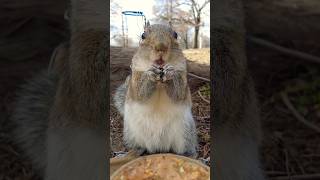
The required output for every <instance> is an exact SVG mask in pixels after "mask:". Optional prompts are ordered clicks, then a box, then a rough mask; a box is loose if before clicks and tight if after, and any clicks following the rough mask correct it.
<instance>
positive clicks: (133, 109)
mask: <svg viewBox="0 0 320 180" xmlns="http://www.w3.org/2000/svg"><path fill="white" fill-rule="evenodd" d="M144 35H145V39H144V40H143V41H142V42H141V44H140V47H139V49H138V51H137V52H136V54H135V55H134V57H133V59H132V66H131V67H132V74H131V75H130V76H129V77H128V78H127V80H126V83H124V84H123V85H121V86H120V87H119V88H118V89H117V91H116V94H115V97H114V101H115V105H116V107H117V108H118V110H119V112H120V113H122V114H123V115H124V131H123V132H124V141H125V143H126V145H127V146H128V147H129V148H133V149H136V150H139V151H141V149H143V150H146V151H147V152H148V153H159V152H162V153H163V152H174V153H177V154H185V155H189V156H196V154H197V153H196V147H197V137H196V128H195V122H194V120H193V117H192V113H191V106H192V103H191V95H190V90H189V86H188V84H187V77H186V76H187V73H186V60H185V58H184V56H183V54H182V51H181V50H180V49H178V44H177V42H176V39H175V38H174V36H173V30H172V29H170V28H169V27H167V26H164V25H152V26H150V27H147V28H146V30H145V34H144ZM159 49H160V50H159ZM158 59H161V60H163V61H164V64H166V65H165V66H164V67H163V68H164V70H163V71H164V75H163V78H162V79H160V78H159V77H160V75H159V69H158V68H155V67H154V64H155V62H156V60H158Z"/></svg>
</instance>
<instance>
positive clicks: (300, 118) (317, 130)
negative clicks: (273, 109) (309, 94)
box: [280, 92, 320, 133]
mask: <svg viewBox="0 0 320 180" xmlns="http://www.w3.org/2000/svg"><path fill="white" fill-rule="evenodd" d="M280 95H281V98H282V101H283V102H284V104H285V105H286V106H287V107H288V109H289V110H290V111H291V112H292V114H293V115H294V117H296V119H297V120H299V121H300V122H302V123H303V124H304V125H306V126H307V127H309V128H310V129H313V130H315V131H316V132H318V133H320V128H319V127H317V126H316V125H314V124H313V123H311V122H309V121H307V120H306V119H305V118H304V117H303V116H302V115H301V114H300V113H299V112H298V111H297V110H296V108H295V107H294V106H293V105H292V103H291V102H290V100H289V98H288V96H287V94H286V93H284V92H282V93H281V94H280Z"/></svg>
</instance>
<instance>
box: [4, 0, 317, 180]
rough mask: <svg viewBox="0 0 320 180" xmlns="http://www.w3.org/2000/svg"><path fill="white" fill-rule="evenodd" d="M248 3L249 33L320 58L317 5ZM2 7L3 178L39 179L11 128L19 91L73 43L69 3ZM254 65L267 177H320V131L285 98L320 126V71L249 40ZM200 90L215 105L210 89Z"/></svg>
mask: <svg viewBox="0 0 320 180" xmlns="http://www.w3.org/2000/svg"><path fill="white" fill-rule="evenodd" d="M245 1H246V2H247V3H246V13H247V21H246V24H247V29H248V35H254V36H258V37H261V38H265V39H267V40H270V41H272V42H275V43H277V44H280V45H282V46H285V47H288V48H291V49H295V50H300V51H304V52H307V53H310V54H314V55H317V56H320V45H319V43H318V42H319V41H320V36H319V32H320V23H319V19H320V12H319V9H320V8H319V7H320V2H319V1H318V0H309V1H304V0H261V1H254V0H245ZM1 2H2V5H1V6H0V27H2V28H1V29H0V31H1V33H0V179H1V180H2V179H4V180H13V179H16V180H20V179H21V180H22V179H23V180H28V179H37V176H36V175H35V173H34V172H33V170H32V166H31V164H30V161H29V160H27V159H25V158H24V157H23V154H22V152H21V150H19V149H18V148H17V147H16V146H15V145H14V144H13V143H12V142H10V141H9V139H10V137H9V135H8V129H7V128H6V127H7V126H6V124H7V123H8V118H9V117H10V115H11V112H12V109H13V102H14V97H15V91H16V90H18V88H19V86H20V85H21V84H22V83H23V82H25V80H26V79H28V78H31V77H32V75H33V74H34V73H36V72H37V71H39V70H40V69H43V68H46V67H47V65H48V62H49V58H50V56H51V53H52V51H53V49H54V47H55V46H56V45H58V44H59V43H60V42H62V41H64V40H66V39H67V35H68V28H67V25H66V22H65V21H64V20H63V13H64V9H65V7H66V3H65V1H62V0H57V1H54V2H52V1H50V0H43V1H35V0H34V1H31V0H30V1H28V3H22V1H17V0H15V1H13V0H3V1H1ZM280 17H281V18H280ZM127 51H129V52H127ZM202 51H205V52H208V50H202ZM113 52H117V53H113ZM133 52H134V49H126V50H123V49H117V48H114V49H112V50H111V58H112V56H115V58H119V59H121V58H127V57H128V56H130V54H132V53H133ZM186 56H187V57H188V56H189V57H188V58H190V59H191V60H193V59H192V57H193V58H195V60H197V59H198V60H199V62H200V61H203V59H205V58H203V57H206V56H208V53H207V54H206V55H205V56H200V57H198V53H194V51H193V50H188V51H186ZM248 59H249V61H248V65H249V69H250V71H251V74H252V76H253V78H254V80H255V85H256V89H257V92H258V97H259V100H260V104H261V117H262V128H263V142H262V145H261V154H262V155H261V160H262V168H263V169H264V170H265V173H266V174H267V176H268V177H269V178H268V179H290V177H292V179H320V178H319V175H318V176H317V174H319V173H320V136H319V133H317V132H316V131H315V130H313V129H310V128H308V127H307V126H306V125H304V124H303V123H301V122H300V121H299V120H297V117H296V116H294V115H293V113H292V112H291V111H290V110H289V108H288V107H287V106H286V105H285V104H284V101H283V98H282V97H281V92H286V93H287V95H288V97H289V100H290V101H291V102H292V104H293V105H294V107H295V108H296V109H297V110H298V112H299V113H300V114H302V116H303V117H304V118H305V119H307V120H308V121H309V122H311V123H313V124H315V125H316V126H318V127H320V121H319V118H320V117H319V114H320V113H319V109H320V108H319V103H320V95H319V92H320V91H319V89H320V87H319V85H320V81H319V77H320V66H319V65H318V64H313V63H309V62H307V61H305V60H302V59H298V58H294V57H289V56H286V55H284V54H282V53H279V52H276V51H274V50H270V49H267V48H265V47H261V46H258V45H256V44H253V43H251V42H248ZM113 62H115V61H113ZM111 63H112V62H111ZM205 66H206V65H204V67H205ZM128 72H129V69H128V68H126V67H119V68H115V69H113V70H112V72H111V77H112V78H113V79H114V81H113V82H111V86H112V87H116V86H117V85H118V84H119V83H121V82H122V80H123V78H124V77H125V76H126V75H127V73H128ZM189 78H190V79H189V80H190V82H191V83H190V84H191V86H192V92H193V94H192V95H193V103H194V107H193V113H194V114H195V118H196V119H197V128H198V130H199V133H198V136H199V138H200V145H201V148H200V149H201V151H200V156H202V157H208V155H209V152H210V151H209V145H210V143H209V141H210V138H209V136H208V132H209V129H208V127H209V123H210V119H209V118H208V113H209V112H208V111H209V109H208V107H209V106H208V103H207V102H205V101H204V100H203V99H202V98H200V97H199V94H198V93H197V90H198V89H199V88H200V87H202V86H203V85H204V83H203V82H202V81H199V80H198V79H194V78H192V77H189ZM113 90H114V89H111V94H112V93H113ZM201 92H202V93H201V94H202V95H203V96H204V98H205V99H208V100H209V97H207V96H206V91H203V90H201ZM110 120H111V125H112V126H111V127H112V132H111V136H112V138H113V139H114V143H113V147H112V148H113V149H112V150H114V151H120V150H125V149H124V147H123V146H122V144H121V143H116V142H121V128H122V124H121V120H120V117H119V114H117V112H116V111H115V109H114V107H113V106H112V104H111V119H110ZM296 175H299V176H298V177H296ZM295 177H296V178H295Z"/></svg>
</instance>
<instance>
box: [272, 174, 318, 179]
mask: <svg viewBox="0 0 320 180" xmlns="http://www.w3.org/2000/svg"><path fill="white" fill-rule="evenodd" d="M303 179H306V180H307V179H309V180H311V179H314V180H316V179H320V174H303V175H294V176H278V177H273V178H271V180H303Z"/></svg>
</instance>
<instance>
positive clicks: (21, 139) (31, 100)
mask: <svg viewBox="0 0 320 180" xmlns="http://www.w3.org/2000/svg"><path fill="white" fill-rule="evenodd" d="M57 82H58V76H57V75H56V74H55V73H52V72H49V73H48V72H47V71H43V72H41V73H39V74H38V75H37V76H36V77H34V78H33V79H31V80H29V82H28V83H26V84H24V85H23V87H22V89H21V90H20V91H19V93H18V96H17V102H16V107H15V109H14V112H13V116H12V117H11V125H12V127H13V131H12V138H13V141H14V142H15V143H16V144H17V145H18V146H19V147H20V148H21V149H22V150H26V152H25V153H26V156H27V157H28V158H29V159H30V160H32V161H33V163H34V165H35V168H36V170H37V171H38V173H39V174H40V175H43V173H44V169H45V167H46V163H47V161H46V152H47V148H46V131H47V129H48V116H49V112H50V107H51V105H52V104H53V101H54V96H55V94H56V85H57Z"/></svg>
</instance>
